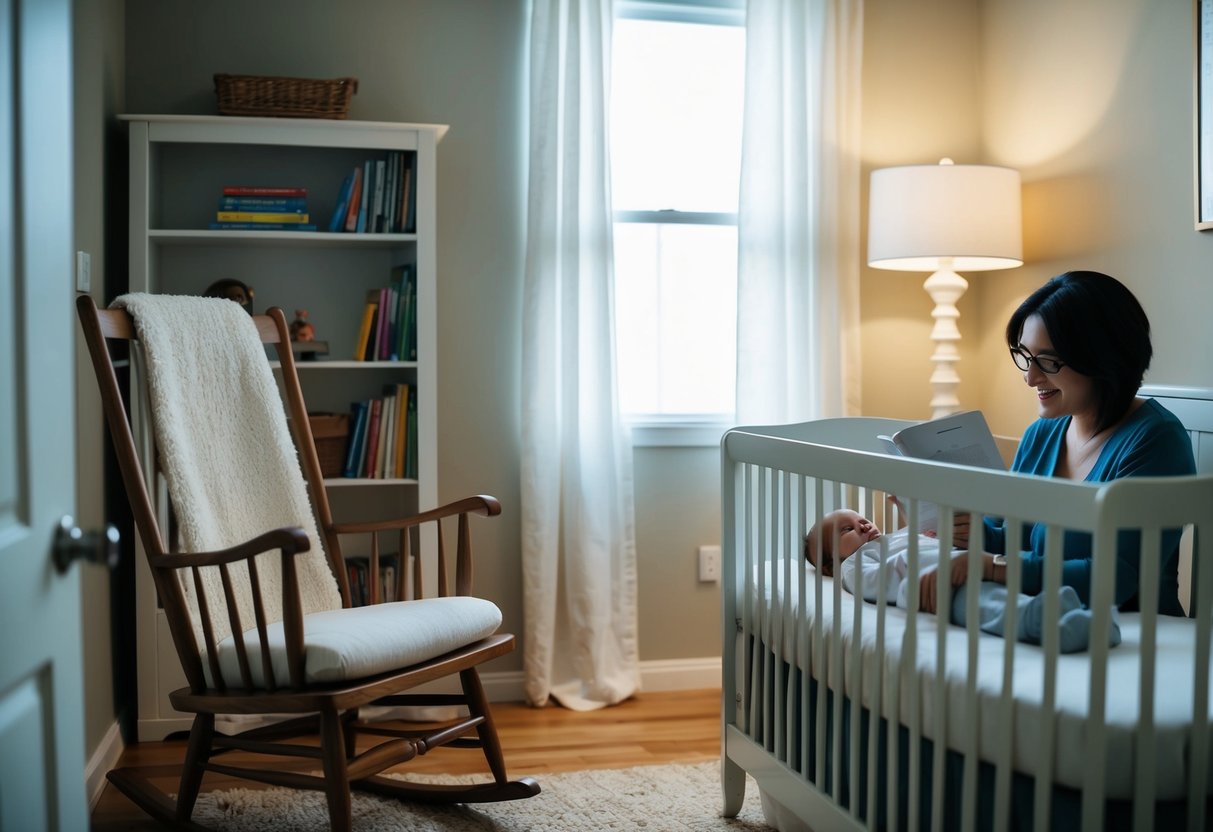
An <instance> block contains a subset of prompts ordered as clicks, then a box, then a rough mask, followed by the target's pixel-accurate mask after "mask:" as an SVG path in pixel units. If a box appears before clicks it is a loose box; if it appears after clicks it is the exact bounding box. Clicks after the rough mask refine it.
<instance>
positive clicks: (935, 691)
mask: <svg viewBox="0 0 1213 832" xmlns="http://www.w3.org/2000/svg"><path fill="white" fill-rule="evenodd" d="M1143 393H1144V394H1147V395H1153V396H1154V397H1156V398H1159V399H1161V400H1162V401H1163V402H1164V404H1166V405H1167V407H1168V408H1169V409H1170V410H1171V411H1172V412H1174V413H1175V414H1176V415H1177V416H1179V417H1180V419H1181V420H1182V421H1183V422H1184V424H1185V426H1186V427H1188V429H1189V431H1190V434H1191V436H1192V441H1193V446H1194V449H1195V451H1196V456H1197V468H1198V471H1200V472H1201V474H1200V475H1198V476H1196V477H1174V478H1153V479H1145V478H1142V479H1128V480H1121V481H1118V482H1114V483H1109V484H1105V485H1087V484H1080V483H1073V482H1069V481H1060V480H1051V479H1044V478H1040V477H1027V476H1021V475H1016V474H1010V473H1004V472H998V471H987V470H979V469H974V468H964V467H959V466H953V465H945V464H942V463H933V462H925V461H921V460H909V459H903V458H898V457H892V456H888V455H886V454H885V453H883V452H882V451H881V446H880V443H879V441H878V440H877V436H878V435H879V434H891V433H893V432H895V431H896V430H898V429H899V428H900V427H903V426H904V425H905V424H908V423H905V422H900V421H896V420H888V419H873V418H844V419H827V420H821V421H817V422H809V423H805V424H800V425H787V426H778V427H766V428H738V429H735V430H732V431H730V432H729V433H728V434H726V435H725V437H724V440H723V441H722V444H721V455H722V476H723V483H722V484H723V488H722V499H723V518H724V519H723V526H724V528H723V551H724V586H723V605H724V606H723V621H724V644H723V655H724V673H723V697H724V708H723V726H722V760H723V765H722V785H723V789H724V814H725V815H726V816H733V815H735V814H736V813H737V811H738V810H739V809H740V806H741V802H742V798H743V796H744V791H745V773H746V772H748V773H749V774H750V775H752V776H753V777H754V778H755V779H756V780H757V782H758V784H759V787H760V789H761V790H762V792H763V798H764V807H766V808H768V809H769V811H768V815H767V817H768V821H769V822H771V823H772V825H776V826H778V827H779V828H781V829H785V830H790V829H793V828H809V829H813V830H817V832H822V830H829V829H893V830H898V829H909V830H916V829H964V830H968V829H994V830H1006V829H1037V830H1044V829H1077V828H1082V829H1084V830H1102V829H1107V828H1116V829H1119V828H1124V829H1138V830H1147V829H1155V828H1158V829H1189V830H1202V829H1207V828H1210V827H1211V826H1213V765H1211V762H1213V761H1211V758H1210V754H1211V747H1210V733H1211V731H1210V729H1211V727H1213V709H1211V702H1210V695H1209V693H1210V669H1211V661H1210V658H1211V635H1213V568H1203V569H1200V568H1196V567H1197V566H1198V565H1199V564H1201V563H1207V562H1208V561H1209V559H1210V558H1213V476H1210V474H1213V390H1195V389H1188V388H1147V389H1145V390H1143ZM889 494H896V495H898V497H899V498H901V499H902V500H903V501H904V502H905V504H906V505H907V506H908V511H909V513H910V514H911V515H913V514H914V513H915V512H916V511H917V508H916V506H917V503H918V502H919V501H930V502H933V503H936V504H938V505H940V506H942V507H946V508H945V512H946V511H947V510H948V509H954V510H957V511H960V510H967V511H971V512H974V513H978V514H982V515H989V516H997V517H1004V518H1006V520H1007V524H1008V529H1009V532H1008V539H1014V538H1015V537H1017V534H1015V533H1014V532H1015V529H1016V528H1017V526H1016V524H1017V523H1024V522H1037V523H1045V524H1047V525H1048V526H1049V528H1050V532H1054V530H1056V532H1055V533H1053V534H1052V535H1051V537H1050V538H1049V540H1050V541H1051V542H1050V543H1049V544H1048V545H1047V546H1046V560H1047V563H1048V564H1049V565H1048V566H1047V567H1046V575H1045V593H1046V599H1047V600H1046V602H1045V607H1044V618H1045V620H1046V621H1054V622H1055V621H1056V620H1057V618H1058V615H1057V601H1056V595H1057V592H1056V589H1057V587H1059V586H1060V581H1061V567H1060V562H1061V557H1060V546H1061V537H1062V535H1061V533H1060V532H1061V531H1062V530H1067V531H1085V532H1088V533H1091V534H1092V535H1093V547H1094V548H1093V551H1094V552H1095V566H1094V574H1093V578H1092V605H1091V607H1092V610H1093V616H1094V620H1093V637H1092V646H1091V649H1090V651H1089V652H1084V653H1076V654H1067V655H1061V654H1059V651H1058V635H1057V628H1056V625H1055V624H1054V625H1053V626H1052V627H1049V626H1046V629H1045V637H1044V643H1043V645H1042V646H1039V647H1038V646H1031V645H1025V644H1020V643H1017V642H1015V641H1013V640H1004V639H1001V638H998V637H995V636H991V635H987V634H985V633H982V632H980V631H979V630H978V629H977V628H976V626H975V625H971V626H970V627H969V628H967V629H965V628H960V627H955V626H945V627H939V626H937V620H936V618H935V616H934V615H931V614H928V613H907V612H905V611H903V610H901V609H899V608H897V607H892V606H886V605H883V604H881V605H876V604H865V603H863V602H856V600H855V599H854V598H853V597H852V596H851V595H850V594H848V593H846V592H844V591H843V590H842V587H841V583H840V582H836V581H834V580H832V579H830V578H828V577H825V578H823V577H822V576H821V574H820V573H818V572H817V571H816V570H814V569H812V568H811V567H805V566H804V562H803V557H802V554H801V552H802V549H801V545H802V540H803V537H804V534H805V532H806V530H807V529H808V528H809V526H810V525H811V524H812V523H813V521H814V519H815V518H817V517H820V516H822V515H823V514H824V513H825V512H827V511H830V510H832V509H834V508H837V507H844V506H845V507H849V508H854V509H856V510H858V511H860V512H861V513H863V514H866V515H867V516H869V517H873V518H875V519H877V521H878V522H880V523H882V524H883V526H884V527H885V528H886V530H887V529H889V528H893V527H895V526H896V525H897V524H898V523H900V522H902V518H900V517H898V516H895V510H893V509H891V508H889V504H888V502H887V500H886V499H885V498H886V496H887V495H889ZM945 516H946V514H945ZM1181 526H1183V527H1185V528H1186V531H1185V534H1184V542H1183V544H1182V550H1183V555H1181V597H1185V600H1186V601H1187V602H1188V603H1187V604H1186V605H1185V606H1186V608H1188V609H1189V610H1190V613H1191V614H1192V615H1193V617H1190V618H1174V617H1168V616H1158V615H1157V614H1156V607H1157V601H1156V599H1157V587H1158V581H1159V574H1158V573H1159V570H1158V565H1157V564H1158V561H1159V538H1160V536H1161V533H1162V530H1163V529H1174V528H1176V527H1181ZM1122 530H1140V532H1141V539H1142V573H1141V598H1142V610H1141V611H1140V612H1136V613H1120V615H1119V624H1120V628H1121V634H1122V638H1123V640H1122V642H1121V644H1120V645H1119V646H1116V647H1114V648H1109V647H1108V646H1107V635H1108V631H1109V627H1110V621H1111V615H1112V613H1111V611H1110V610H1111V605H1112V597H1113V590H1114V580H1115V574H1114V566H1115V542H1116V536H1117V533H1118V531H1122ZM1016 561H1017V559H1015V558H1012V559H1011V561H1010V562H1011V568H1010V570H1009V573H1008V589H1009V590H1010V591H1011V592H1014V591H1016V590H1017V589H1018V587H1019V585H1020V583H1019V582H1020V575H1019V570H1018V567H1017V565H1016ZM1053 567H1056V568H1053ZM970 573H971V574H973V573H979V570H970ZM1185 575H1187V576H1190V577H1189V579H1188V580H1186V581H1185V578H1184V576H1185ZM975 580H976V579H974V582H973V583H971V584H970V586H971V587H973V588H974V589H975V588H976V583H975ZM970 597H971V598H974V599H975V593H970ZM947 603H948V597H947V596H946V595H945V596H944V597H942V598H941V603H940V606H941V608H944V609H946V608H947ZM975 603H976V602H975V600H973V604H972V605H970V610H971V611H972V612H974V613H975V611H976V607H975ZM975 618H976V615H975V614H971V615H970V616H969V620H970V621H972V620H974V619H975ZM1008 625H1009V627H1010V628H1012V629H1013V627H1014V622H1008ZM1004 680H1009V682H1004Z"/></svg>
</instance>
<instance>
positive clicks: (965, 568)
mask: <svg viewBox="0 0 1213 832" xmlns="http://www.w3.org/2000/svg"><path fill="white" fill-rule="evenodd" d="M993 565H994V559H993V556H992V555H989V554H985V553H983V554H982V556H981V576H982V580H983V581H984V580H989V578H988V577H987V576H988V575H989V574H990V571H991V569H993ZM948 571H949V573H950V580H949V583H951V584H952V586H953V587H957V586H962V585H964V582H965V581H967V580H968V579H969V553H968V552H957V553H955V554H954V555H953V556H952V561H951V563H950V565H949V566H948ZM938 606H939V571H938V570H936V569H931V570H929V571H927V572H924V573H922V577H921V578H919V579H918V608H919V609H920V610H923V611H924V612H936V611H937V608H938Z"/></svg>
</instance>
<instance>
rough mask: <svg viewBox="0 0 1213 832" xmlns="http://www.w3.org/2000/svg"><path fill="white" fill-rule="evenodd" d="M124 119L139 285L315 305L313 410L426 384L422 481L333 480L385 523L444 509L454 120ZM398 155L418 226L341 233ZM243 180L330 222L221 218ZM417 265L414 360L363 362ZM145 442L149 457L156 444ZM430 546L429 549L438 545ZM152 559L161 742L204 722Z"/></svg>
mask: <svg viewBox="0 0 1213 832" xmlns="http://www.w3.org/2000/svg"><path fill="white" fill-rule="evenodd" d="M120 118H121V120H122V121H124V122H126V123H127V128H128V131H129V158H130V169H129V198H130V206H129V252H130V253H129V257H130V267H129V268H130V287H129V288H130V291H132V292H157V293H173V294H189V295H201V294H203V292H204V291H205V290H206V288H207V287H208V286H209V285H210V284H211V283H213V282H215V281H216V280H219V279H222V278H234V279H236V280H240V281H242V282H243V283H245V284H247V285H248V286H250V287H251V288H252V289H253V292H254V299H253V308H254V311H256V312H262V311H264V310H265V309H267V308H268V307H270V306H280V307H282V308H283V309H284V310H285V312H286V314H287V319H288V320H290V319H291V318H292V317H294V311H295V310H296V309H306V310H308V313H309V317H310V321H311V322H312V323H313V325H314V326H315V328H316V338H317V339H318V340H321V341H324V342H327V344H328V347H329V353H328V355H327V356H322V357H321V358H320V359H319V360H315V361H297V365H296V366H297V367H298V369H299V377H300V381H301V383H302V384H303V388H304V394H305V396H306V398H307V401H308V408H309V410H311V411H320V412H331V413H347V414H348V413H349V412H350V408H351V404H352V403H353V402H357V401H364V400H367V399H370V398H372V397H377V396H380V395H382V391H383V389H384V388H385V387H387V386H389V385H395V384H409V385H411V387H412V388H413V389H415V390H416V391H417V394H418V395H417V416H416V425H417V439H416V448H417V453H416V457H415V465H414V466H413V467H414V468H415V476H412V477H401V476H385V477H382V478H376V479H368V478H362V477H357V478H347V477H334V478H330V479H328V480H326V482H327V484H328V485H329V494H330V500H331V502H332V504H333V511H334V514H335V516H337V517H339V518H341V519H342V520H350V521H358V520H364V519H379V518H384V517H391V516H399V515H400V514H402V513H412V512H416V511H418V510H421V509H424V508H428V507H432V506H434V505H436V503H437V494H438V488H437V453H436V451H437V404H436V403H437V337H436V320H437V318H436V306H437V286H436V281H437V262H436V259H437V229H436V221H437V209H436V201H437V182H436V171H437V163H436V152H437V145H438V143H439V142H440V141H441V139H442V137H443V135H444V134H445V133H446V130H447V127H446V126H444V125H429V124H401V123H389V122H366V121H343V120H329V119H276V118H235V117H224V116H191V115H124V116H120ZM396 153H402V154H403V157H404V158H406V159H408V160H410V161H412V162H415V163H414V164H413V165H412V169H413V173H412V175H411V176H410V183H411V187H412V188H413V191H414V197H413V199H414V203H415V204H414V209H413V218H414V221H413V223H412V224H411V226H408V228H409V230H407V231H406V230H391V231H380V232H369V231H368V232H364V233H356V232H330V231H328V230H327V229H328V228H329V225H330V219H331V217H332V215H333V214H334V209H335V208H336V207H337V204H338V202H339V200H340V197H341V193H340V192H341V190H342V185H343V183H344V181H345V179H346V178H347V176H348V175H349V174H350V173H351V172H352V171H353V169H354V168H355V167H356V166H363V165H365V163H366V162H367V161H368V160H371V161H376V160H386V159H388V158H389V157H390V155H391V154H396ZM397 158H400V157H397ZM230 185H254V186H273V187H293V188H306V189H307V211H308V213H309V215H310V220H309V223H310V224H314V225H315V226H316V228H317V229H318V230H316V231H296V230H266V231H263V230H226V229H213V228H211V223H213V222H215V220H216V211H217V209H218V205H219V199H220V197H221V196H222V192H223V188H224V187H225V186H230ZM401 225H403V224H398V225H397V227H396V228H397V229H399V228H400V226H401ZM403 265H408V266H411V267H412V269H413V273H414V276H415V280H416V287H417V289H416V344H417V353H416V358H415V360H400V359H399V358H398V359H397V360H385V361H358V360H354V351H355V346H356V344H357V341H358V336H359V326H360V323H361V319H362V313H363V308H364V305H365V303H366V299H367V296H368V293H369V292H370V291H371V290H375V289H379V288H381V287H384V286H387V285H389V283H390V282H391V280H392V271H393V269H394V268H396V267H399V266H403ZM134 383H136V384H137V383H138V380H137V379H136V380H135V382H134ZM148 433H149V434H150V431H149V432H148ZM145 441H147V440H145ZM143 450H144V451H145V452H146V453H149V454H150V452H151V449H150V442H149V444H146V445H145V447H144V449H143ZM149 470H151V469H150V466H149ZM153 493H154V495H155V496H156V499H157V503H158V504H159V505H160V506H164V505H165V504H166V502H167V500H166V497H165V495H166V489H165V487H164V485H163V483H155V484H154V492H153ZM161 511H162V512H163V513H167V510H166V509H163V508H162V509H161ZM166 521H167V517H162V518H161V522H162V523H164V522H166ZM166 528H167V526H166ZM343 548H346V555H347V557H351V558H354V557H358V556H360V555H361V554H363V552H361V551H360V549H359V544H358V541H350V543H349V544H348V545H347V546H343ZM422 548H423V551H425V549H426V548H427V542H426V541H424V540H423V541H422ZM144 560H145V559H144V556H143V553H142V551H140V552H139V553H138V557H137V559H136V561H137V564H136V589H135V592H136V598H135V619H136V621H135V627H136V648H135V649H136V656H137V666H138V668H137V687H138V699H139V703H138V706H139V725H138V728H139V739H140V740H156V739H162V738H163V737H165V736H166V735H168V734H169V733H171V732H174V731H178V730H184V729H188V727H189V724H190V719H189V715H187V714H180V713H178V712H176V711H174V710H173V709H172V708H171V707H170V706H169V704H168V693H169V691H172V690H175V689H177V688H179V687H182V686H184V685H185V679H184V676H183V674H182V673H181V671H180V668H179V667H178V665H177V660H176V654H175V651H174V650H173V646H172V639H171V636H170V635H169V632H168V627H167V624H166V622H165V620H164V617H163V613H162V612H161V611H160V608H159V603H158V599H157V597H156V592H155V588H154V587H153V586H152V581H151V576H150V574H149V573H148V570H147V567H146V564H145V562H144Z"/></svg>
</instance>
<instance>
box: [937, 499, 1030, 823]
mask: <svg viewBox="0 0 1213 832" xmlns="http://www.w3.org/2000/svg"><path fill="white" fill-rule="evenodd" d="M971 522H972V523H973V524H975V525H976V528H977V534H976V535H975V536H973V537H971V539H970V541H969V551H968V554H967V557H968V558H969V574H968V584H967V588H966V598H965V606H966V609H965V621H966V622H968V628H967V629H968V668H969V672H968V677H967V679H966V680H965V700H964V701H965V711H964V720H965V730H964V755H965V757H964V779H963V781H962V783H961V811H960V818H961V826H962V827H963V828H965V829H976V828H977V767H978V756H977V755H978V752H979V748H980V746H979V743H978V740H979V738H980V736H981V723H980V719H979V717H980V713H979V710H978V708H979V700H978V697H977V644H978V639H979V638H980V632H981V630H980V624H981V617H980V615H979V612H978V600H979V599H978V595H979V594H980V592H981V579H982V552H984V551H986V547H985V545H984V543H985V524H984V522H983V521H982V517H981V515H980V514H974V515H973V516H972V518H971ZM970 534H972V533H971V532H970ZM948 537H949V538H950V537H951V535H950V534H949V535H948ZM949 542H950V540H949ZM974 544H976V545H974ZM1008 606H1014V605H1013V604H1012V605H1008ZM1003 632H1004V633H1014V632H1015V631H1014V630H1011V629H1007V628H1006V627H1005V626H1004V629H1003ZM1010 637H1011V638H1014V636H1013V635H1012V636H1010Z"/></svg>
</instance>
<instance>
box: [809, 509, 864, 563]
mask: <svg viewBox="0 0 1213 832" xmlns="http://www.w3.org/2000/svg"><path fill="white" fill-rule="evenodd" d="M835 534H837V535H838V550H837V551H838V560H839V561H840V562H841V561H844V560H846V559H847V558H849V557H850V556H851V555H853V554H855V552H856V551H858V550H859V547H860V546H862V545H863V544H865V543H867V542H868V541H871V540H876V539H877V538H878V537H880V529H879V528H877V527H876V524H875V523H873V522H872V521H871V520H869V519H868V518H866V517H864V516H863V515H862V514H860V513H859V512H857V511H851V510H850V509H840V510H838V511H833V512H830V513H829V514H827V515H826V516H825V517H824V518H822V521H821V548H822V551H823V552H824V557H821V558H818V559H817V560H818V561H819V562H820V564H821V571H822V573H823V574H825V575H833V574H834V558H833V556H832V554H831V553H832V552H833V551H834V535H835ZM814 545H816V542H815V541H814Z"/></svg>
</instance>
